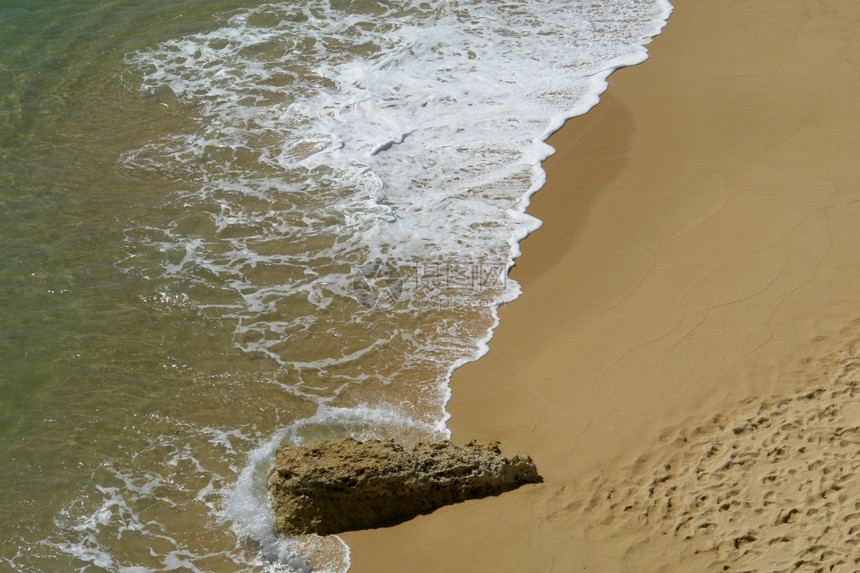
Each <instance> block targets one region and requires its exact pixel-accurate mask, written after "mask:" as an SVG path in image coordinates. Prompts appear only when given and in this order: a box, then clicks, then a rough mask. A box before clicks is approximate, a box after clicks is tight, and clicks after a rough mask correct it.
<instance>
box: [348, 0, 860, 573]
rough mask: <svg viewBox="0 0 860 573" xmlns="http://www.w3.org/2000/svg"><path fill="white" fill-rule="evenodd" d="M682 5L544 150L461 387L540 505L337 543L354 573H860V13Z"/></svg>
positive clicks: (477, 506) (790, 5)
mask: <svg viewBox="0 0 860 573" xmlns="http://www.w3.org/2000/svg"><path fill="white" fill-rule="evenodd" d="M674 4H675V12H674V13H673V15H672V17H671V18H670V20H669V24H668V26H667V28H666V29H665V31H664V33H663V34H662V35H661V36H659V37H657V38H656V39H655V40H654V42H653V43H652V44H651V45H649V52H650V56H651V57H650V59H649V60H648V61H646V62H645V63H643V64H641V65H639V66H635V67H632V68H626V69H623V70H620V71H618V72H617V73H616V74H614V75H613V76H612V77H611V78H610V81H609V84H610V85H609V90H608V92H607V93H606V94H604V96H603V98H602V100H601V103H600V104H599V105H598V106H597V107H595V108H594V109H593V110H591V111H590V112H589V113H588V114H586V115H584V116H582V117H579V118H574V119H573V120H571V121H569V122H568V123H567V125H566V126H565V127H564V128H563V129H562V130H561V131H559V132H558V133H557V134H555V135H554V136H553V137H552V138H551V140H550V142H549V143H550V144H551V145H553V146H554V147H555V148H556V149H557V153H556V154H555V155H554V156H552V157H551V158H549V159H548V160H547V161H546V163H545V167H546V169H547V173H548V181H547V185H546V186H545V187H544V188H543V189H542V190H541V191H540V192H539V193H538V194H537V195H536V196H535V197H534V199H533V202H532V205H531V206H530V208H529V212H530V213H531V214H533V215H535V216H536V217H538V218H540V219H541V220H543V221H544V226H543V227H542V228H541V229H540V230H538V231H537V232H535V233H534V234H533V235H532V236H530V237H529V238H528V239H526V240H525V241H524V242H523V243H522V253H523V254H522V257H521V258H520V259H519V260H518V261H517V266H516V267H515V268H514V270H513V272H512V276H513V278H515V279H516V280H517V281H519V282H520V283H521V284H522V286H523V291H524V294H523V296H522V297H521V298H520V299H518V300H517V301H515V302H514V303H512V304H510V305H508V306H506V307H505V308H503V309H502V310H501V314H500V318H501V324H500V326H499V328H498V329H497V331H496V333H495V336H494V338H493V340H492V342H491V344H490V347H491V350H490V352H489V354H488V355H487V356H485V357H484V358H482V359H481V360H479V361H477V362H475V363H472V364H468V365H466V366H464V367H462V368H460V369H459V370H458V371H457V372H456V373H455V375H454V380H453V382H452V390H453V398H452V400H451V402H450V403H449V411H450V412H451V415H452V418H451V420H450V422H449V427H451V429H452V431H453V434H454V440H455V441H458V442H468V441H470V440H472V439H478V440H499V441H501V442H502V443H503V444H504V450H503V451H504V453H506V454H508V453H514V452H520V453H523V454H528V455H531V457H532V458H534V460H535V463H536V464H537V466H538V467H539V468H540V470H541V475H542V476H543V478H544V480H545V481H544V483H542V484H535V485H529V486H525V487H523V488H520V489H519V490H517V491H515V492H511V493H509V494H505V495H504V496H501V497H499V498H490V499H484V500H480V501H471V502H466V503H462V504H458V505H455V506H450V507H446V508H443V509H441V510H438V511H436V512H434V513H433V514H431V515H427V516H422V517H419V518H416V519H414V520H411V521H409V522H407V523H403V524H401V525H398V526H396V527H391V528H383V529H378V530H371V531H363V532H356V533H350V534H346V535H344V536H343V538H344V539H345V541H346V542H347V543H348V544H349V545H350V547H351V548H352V561H353V569H352V570H353V571H354V572H356V573H364V572H370V571H373V572H385V571H392V572H394V571H397V572H402V571H410V572H418V573H420V572H424V571H445V572H454V571H457V572H459V571H470V572H471V571H479V572H483V571H487V572H495V573H503V572H522V571H541V572H544V571H547V572H548V571H553V572H568V571H597V572H614V571H619V572H620V571H645V572H648V571H667V572H676V571H763V572H765V571H766V572H771V571H794V570H799V571H856V570H860V565H859V564H858V563H856V562H855V559H856V558H857V556H858V555H860V548H856V546H855V544H856V543H857V541H858V540H860V537H858V532H860V529H858V528H860V508H858V507H860V506H858V505H857V503H858V500H860V483H858V478H857V477H855V474H856V469H857V468H856V465H857V461H856V460H857V458H858V457H860V456H858V454H860V430H859V429H858V425H860V405H858V397H857V396H856V395H855V393H856V392H857V388H856V383H857V376H858V367H857V364H858V360H860V358H858V356H860V343H858V341H860V34H858V30H860V3H857V2H854V1H852V0H833V1H825V0H818V1H816V0H756V1H753V2H737V1H728V0H712V1H709V2H694V1H693V0H676V2H674ZM855 549H856V550H855Z"/></svg>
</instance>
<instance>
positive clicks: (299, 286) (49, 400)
mask: <svg viewBox="0 0 860 573" xmlns="http://www.w3.org/2000/svg"><path fill="white" fill-rule="evenodd" d="M669 10H670V6H669V4H668V3H667V2H666V1H665V0H552V1H540V2H539V1H535V0H531V1H525V0H475V1H470V2H458V1H453V0H448V1H446V0H432V1H427V2H413V1H407V0H388V1H369V0H353V1H351V0H291V1H289V2H260V1H250V0H239V1H237V0H231V1H229V2H228V1H225V0H205V1H204V0H171V1H170V2H167V1H164V0H125V1H118V0H117V1H110V2H106V1H104V0H99V1H96V0H26V1H21V0H0V508H2V509H0V516H2V519H0V569H2V570H13V571H33V572H44V571H60V572H62V571H86V572H96V571H122V572H143V571H240V570H241V571H306V570H318V571H345V570H346V569H347V568H348V565H349V550H348V548H347V547H346V546H345V545H344V544H343V543H342V542H341V541H340V539H339V538H337V537H327V538H319V537H314V536H307V537H299V538H291V539H279V538H277V537H275V536H274V535H273V534H272V524H273V517H272V515H271V513H270V510H269V509H268V505H267V499H266V490H265V481H266V475H267V473H268V471H269V470H270V469H271V466H272V463H273V456H274V451H275V450H276V449H277V447H278V446H279V445H281V444H284V443H301V442H303V441H306V440H309V439H314V438H327V437H340V436H354V437H357V438H374V437H375V438H383V437H396V438H400V439H403V440H407V441H409V440H413V441H414V440H421V439H429V438H440V437H446V436H447V435H448V434H447V430H446V427H445V421H446V417H447V415H446V412H445V404H446V402H447V400H448V398H449V396H450V392H449V389H448V385H447V384H448V380H449V377H450V374H451V372H452V370H453V369H455V368H456V367H457V366H458V365H461V364H463V363H464V362H466V361H469V360H474V359H476V358H477V357H479V356H480V355H481V354H482V353H483V352H484V351H485V349H486V343H487V341H488V340H489V338H490V336H491V333H492V329H493V328H494V326H495V325H496V310H497V308H498V307H499V305H501V304H503V303H505V302H508V301H511V300H513V299H514V298H516V297H517V296H518V294H519V287H518V285H517V284H516V283H514V282H513V281H511V280H510V279H508V278H507V271H508V270H509V268H510V267H511V265H512V264H513V260H514V258H515V257H516V256H517V254H518V247H517V244H518V242H519V241H520V240H521V239H522V238H523V237H525V236H526V235H527V234H528V233H529V232H531V231H534V230H535V229H537V228H538V226H539V225H540V222H539V221H537V220H535V219H534V218H532V217H530V216H529V215H527V214H526V213H525V208H526V206H527V204H528V198H529V196H530V195H531V194H532V193H533V192H535V191H536V190H538V189H539V188H540V187H541V185H542V183H543V180H544V178H543V177H544V176H543V172H542V171H541V169H540V162H541V160H542V159H544V158H546V157H547V156H548V155H549V154H550V153H552V150H551V148H549V147H548V146H547V145H546V144H545V143H543V141H544V140H545V139H546V138H547V137H548V135H549V134H550V133H551V132H552V131H553V130H555V129H557V128H559V127H560V126H561V124H562V122H563V121H564V119H566V118H568V117H571V116H573V115H577V114H581V113H584V112H585V111H587V110H588V109H589V108H590V107H591V106H593V105H594V104H595V103H596V102H597V98H598V96H599V94H600V93H601V92H602V91H603V90H604V89H605V87H606V78H607V76H608V74H609V73H610V72H611V71H612V70H613V69H615V68H617V67H619V66H624V65H632V64H635V63H638V62H640V61H642V60H643V59H644V58H645V57H646V51H645V48H644V45H645V44H647V43H648V42H649V41H650V38H651V37H652V36H654V35H655V34H657V33H658V32H659V30H660V29H661V27H662V26H663V25H664V24H665V20H666V18H667V17H668V14H669ZM569 192H570V193H575V192H576V189H575V188H572V189H570V190H569Z"/></svg>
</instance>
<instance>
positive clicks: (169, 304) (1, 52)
mask: <svg viewBox="0 0 860 573" xmlns="http://www.w3.org/2000/svg"><path fill="white" fill-rule="evenodd" d="M239 7H241V3H238V2H232V1H231V2H211V1H206V2H203V1H186V2H182V1H180V2H176V1H170V2H164V1H157V2H153V1H145V2H144V1H137V2H120V1H115V2H104V1H87V0H75V1H56V0H51V1H33V0H27V1H25V2H24V1H22V2H9V1H3V2H0V508H2V510H0V513H2V519H0V569H5V566H4V565H3V564H4V562H5V563H7V564H9V565H10V566H12V567H13V568H14V569H20V570H33V571H64V570H73V569H77V568H80V567H83V565H84V562H83V561H76V560H75V559H73V558H72V557H69V556H68V555H63V553H61V552H58V551H57V547H56V545H62V544H64V543H68V544H75V543H78V544H83V545H84V546H85V545H86V543H87V542H86V538H87V536H88V535H96V534H97V531H96V528H94V527H93V528H86V527H84V528H83V529H81V523H80V522H74V523H71V522H70V523H69V524H62V523H59V524H58V523H57V520H58V519H60V520H61V519H62V517H61V516H62V515H64V512H65V513H66V514H69V515H71V514H72V513H75V511H74V510H75V508H69V507H67V506H68V504H69V503H70V500H77V501H75V502H74V503H76V504H84V505H85V504H86V503H88V501H91V502H92V503H93V510H95V509H97V508H98V506H99V504H103V503H104V499H101V498H99V495H101V497H102V498H105V499H107V497H106V496H105V494H104V492H103V491H100V490H99V489H98V488H94V485H93V484H94V483H99V484H100V488H102V489H103V488H104V487H107V486H106V485H105V484H111V483H113V482H116V481H117V477H116V476H117V475H118V474H121V473H122V471H120V470H117V469H116V468H106V467H105V466H104V464H105V463H106V462H105V460H113V462H111V463H117V464H118V465H120V466H123V465H128V466H129V467H132V466H144V467H145V466H146V465H147V464H150V465H151V467H152V468H153V469H152V471H153V472H156V473H159V472H161V473H163V474H164V475H165V476H166V478H169V476H170V475H171V474H170V473H169V471H168V470H169V464H170V459H169V458H170V453H171V452H172V451H175V450H181V449H182V448H185V447H189V445H190V444H188V443H176V444H168V443H160V444H159V443H157V437H158V436H170V435H178V434H179V433H180V432H181V431H182V428H184V427H188V426H194V427H199V428H205V427H212V428H219V427H222V425H223V423H224V417H225V416H228V417H229V418H230V419H232V420H234V421H235V420H242V419H244V420H245V422H244V423H243V424H238V425H237V426H235V427H242V426H247V427H249V428H251V427H254V428H257V429H258V430H259V431H265V430H266V429H267V427H268V428H271V427H273V426H275V425H276V424H277V421H278V419H280V418H282V417H286V418H290V417H291V416H295V415H297V414H301V413H304V414H307V411H305V410H303V409H302V408H303V406H302V405H301V404H296V405H294V406H290V405H289V404H285V403H284V400H283V396H282V393H280V392H277V391H276V390H275V389H274V388H273V387H272V386H271V385H269V384H266V383H265V382H263V381H261V382H260V383H259V387H256V386H255V382H254V380H256V379H264V378H265V373H266V372H267V371H270V370H271V368H272V367H271V365H270V364H268V363H267V362H265V361H262V360H261V361H257V360H255V359H254V358H253V357H249V356H248V355H244V354H241V353H238V352H237V351H235V350H234V349H233V345H232V343H231V337H232V334H233V332H232V325H230V324H225V323H224V322H223V321H215V320H212V319H209V318H206V317H204V316H202V315H201V314H200V313H198V312H195V310H194V308H193V307H189V306H188V305H182V304H178V303H180V302H182V301H181V300H180V299H181V296H182V295H180V294H179V293H173V292H172V291H171V289H175V285H170V284H167V283H160V282H159V280H158V279H157V278H155V277H141V276H138V275H135V274H134V273H129V272H124V270H123V267H122V264H121V262H122V261H123V260H126V259H127V258H128V257H129V256H130V255H132V254H134V253H131V252H130V251H129V250H128V247H127V245H126V243H125V242H124V240H123V239H124V233H125V230H126V229H128V228H130V227H133V226H134V222H135V221H136V220H137V219H139V218H146V217H152V216H159V215H157V214H156V215H153V214H152V213H153V212H156V213H157V209H156V208H157V207H158V206H159V204H160V203H161V202H162V201H163V200H164V199H165V197H167V196H168V195H169V194H170V193H172V192H173V191H175V189H174V187H175V182H173V180H174V178H172V177H171V174H170V173H163V174H158V173H152V172H148V173H140V172H134V171H130V170H128V169H125V168H123V167H122V166H121V163H120V162H119V161H118V159H119V157H120V155H121V154H122V153H123V152H125V151H127V150H129V149H133V148H135V147H139V146H140V145H142V144H143V143H145V142H146V141H148V140H149V139H150V138H151V137H152V136H153V134H157V133H160V132H164V131H168V130H171V129H174V128H175V126H176V124H177V123H181V122H182V121H184V118H183V117H182V115H181V114H180V113H178V111H177V109H176V105H175V102H171V101H167V102H165V101H164V100H163V99H160V98H159V97H157V96H151V97H146V96H144V95H142V94H141V93H140V92H139V91H137V90H136V89H134V88H135V78H133V77H128V76H126V75H124V73H125V72H124V69H125V67H126V66H125V65H124V58H125V56H126V54H128V53H130V52H133V51H135V50H139V49H142V48H144V47H146V46H148V45H151V44H152V43H154V42H157V41H159V40H162V39H164V38H169V37H174V36H177V35H180V34H183V33H190V32H198V31H201V30H206V29H207V28H208V27H211V26H213V25H215V23H216V19H215V18H214V17H213V14H216V13H218V12H223V11H224V10H227V9H236V8H239ZM261 374H262V375H261ZM267 394H270V395H271V403H272V404H273V405H272V406H271V407H267V406H266V405H265V404H267V401H266V399H265V398H266V396H267ZM261 398H262V400H261ZM261 404H262V406H261ZM311 411H312V409H311ZM254 431H256V430H249V433H254ZM187 437H188V436H187V435H186V438H187ZM162 442H164V441H163V440H162ZM200 442H201V443H200V444H199V447H200V448H201V450H200V451H201V452H207V451H208V452H209V453H210V454H211V458H210V459H219V458H222V459H223V461H222V462H221V463H222V464H223V466H224V467H222V468H218V467H210V468H207V469H208V470H210V471H212V472H213V475H223V476H227V475H229V474H230V471H229V467H228V466H229V464H230V463H231V462H235V460H231V459H230V457H229V455H221V454H222V453H221V452H219V451H218V450H219V448H221V449H224V448H223V446H211V445H208V443H207V438H206V437H205V436H202V437H201V438H200ZM228 453H229V452H228ZM174 463H175V464H178V465H177V468H176V472H175V474H176V477H175V478H174V485H175V486H176V487H180V488H187V489H188V491H189V492H196V491H199V489H200V488H202V487H203V486H205V485H206V484H205V482H204V483H203V484H199V483H196V482H198V481H199V480H200V479H202V475H203V474H200V473H198V474H195V472H194V471H184V472H183V471H181V470H182V469H183V468H182V467H179V466H181V465H183V464H184V465H186V466H187V465H188V464H189V463H190V462H189V461H188V459H185V460H184V461H181V462H176V461H174ZM165 468H167V469H165ZM184 469H185V470H188V468H187V467H186V468H184ZM219 470H220V471H219ZM99 472H101V473H103V474H105V475H104V476H103V477H102V478H101V479H100V478H98V474H99ZM206 479H211V476H210V477H207V478H206ZM216 479H217V478H216ZM225 479H226V478H225ZM164 483H165V485H164V486H163V487H168V486H167V485H166V484H167V483H168V480H167V479H165V482H164ZM115 485H119V484H115ZM189 496H190V497H193V494H189ZM126 502H128V503H130V504H131V503H133V502H132V501H131V500H126ZM138 505H141V504H140V503H139V504H138ZM143 505H146V503H143ZM149 505H150V506H151V507H153V508H154V507H157V506H158V504H157V503H155V502H149ZM198 505H200V509H199V511H200V513H201V514H202V516H198V517H199V518H201V521H198V522H197V526H199V524H200V523H206V522H207V517H206V516H205V513H206V512H205V507H204V505H205V503H200V504H198ZM189 507H193V504H192V505H191V506H189ZM186 509H187V508H186ZM91 513H92V512H91V511H88V510H86V509H84V510H82V511H78V514H79V515H81V516H83V515H90V514H91ZM58 516H59V517H58ZM174 519H175V518H174ZM185 519H189V521H190V522H193V521H194V520H193V519H191V517H190V515H186V517H185ZM76 528H78V529H76ZM58 529H59V530H62V529H65V530H66V531H67V533H65V534H58V533H57V531H58ZM114 533H115V532H114ZM64 536H65V538H64ZM45 540H48V541H50V543H49V544H48V545H45ZM146 543H153V540H152V539H149V540H148V541H146ZM170 543H173V542H172V541H171V542H170ZM225 543H226V544H227V546H228V547H232V546H233V544H234V543H235V541H234V540H232V539H225ZM51 544H54V546H52V545H51ZM91 545H93V546H95V545H98V543H96V542H93V543H91ZM133 545H134V544H132V546H133ZM132 553H133V552H132ZM146 553H147V552H146V551H141V552H139V553H138V554H137V557H134V558H130V560H129V561H128V562H127V563H130V564H133V563H135V561H136V560H139V559H140V555H145V554H146ZM16 556H17V557H16ZM137 564H138V565H140V566H146V565H147V564H146V563H137ZM149 565H151V566H153V567H155V566H156V565H157V563H151V564H149ZM107 568H108V569H110V568H113V566H108V567H107ZM88 570H98V568H91V569H88Z"/></svg>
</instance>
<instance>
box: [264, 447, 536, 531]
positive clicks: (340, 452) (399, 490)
mask: <svg viewBox="0 0 860 573" xmlns="http://www.w3.org/2000/svg"><path fill="white" fill-rule="evenodd" d="M539 481H540V477H539V476H538V473H537V469H536V468H535V465H534V462H532V460H531V458H529V457H525V458H521V457H520V456H514V457H513V458H511V459H510V460H509V459H507V458H504V457H502V455H501V451H500V450H499V446H498V443H489V444H476V443H474V442H472V443H470V444H469V445H467V446H457V445H454V444H452V443H450V442H448V441H441V442H429V443H422V444H418V445H416V446H414V447H404V446H401V445H399V444H397V443H396V442H394V441H393V440H387V441H379V440H371V441H367V442H359V441H356V440H353V439H351V438H345V439H340V440H328V441H319V442H310V443H308V444H307V445H305V446H284V447H282V448H281V449H279V450H278V452H277V455H276V458H275V469H274V470H272V473H271V474H269V497H270V499H271V501H272V505H273V507H274V508H275V514H276V527H277V530H278V532H279V533H281V534H302V533H317V534H320V535H326V534H331V533H339V532H341V531H349V530H353V529H364V528H368V527H374V526H377V525H383V524H389V523H393V522H397V521H400V520H404V519H408V518H410V517H414V516H416V515H419V514H422V513H429V512H431V511H433V510H434V509H436V508H438V507H441V506H443V505H448V504H451V503H457V502H460V501H465V500H467V499H477V498H481V497H486V496H490V495H498V494H500V493H503V492H505V491H509V490H512V489H516V488H517V487H519V486H521V485H523V484H526V483H535V482H539Z"/></svg>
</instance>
